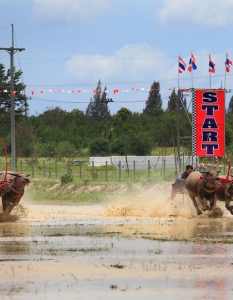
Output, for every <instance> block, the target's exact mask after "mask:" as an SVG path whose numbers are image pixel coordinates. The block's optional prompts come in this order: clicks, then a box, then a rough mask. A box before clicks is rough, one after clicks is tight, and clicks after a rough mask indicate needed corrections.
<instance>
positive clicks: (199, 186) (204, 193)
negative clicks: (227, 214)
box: [185, 170, 219, 215]
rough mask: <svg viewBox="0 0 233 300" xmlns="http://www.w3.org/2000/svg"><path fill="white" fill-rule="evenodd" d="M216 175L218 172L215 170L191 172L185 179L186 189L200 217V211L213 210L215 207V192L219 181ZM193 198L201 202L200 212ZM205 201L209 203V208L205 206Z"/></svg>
mask: <svg viewBox="0 0 233 300" xmlns="http://www.w3.org/2000/svg"><path fill="white" fill-rule="evenodd" d="M218 173H219V171H216V170H210V171H206V172H192V173H191V174H190V175H189V177H188V178H187V179H186V183H185V184H186V189H187V192H188V194H189V196H190V198H191V199H192V201H193V205H194V206H195V208H196V210H197V214H198V215H201V214H202V211H206V210H213V209H214V207H215V205H216V202H217V198H216V196H215V190H216V187H217V183H218V180H219V177H218ZM195 197H197V198H199V200H200V201H201V203H202V211H201V210H200V209H199V207H198V205H197V201H196V198H195ZM207 201H209V204H210V205H209V206H208V205H207Z"/></svg>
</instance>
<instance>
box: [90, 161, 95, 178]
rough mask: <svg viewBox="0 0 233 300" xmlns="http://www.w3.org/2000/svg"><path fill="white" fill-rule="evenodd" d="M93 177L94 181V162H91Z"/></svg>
mask: <svg viewBox="0 0 233 300" xmlns="http://www.w3.org/2000/svg"><path fill="white" fill-rule="evenodd" d="M91 175H92V181H94V180H95V175H94V160H93V161H92V162H91Z"/></svg>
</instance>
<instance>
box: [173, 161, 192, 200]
mask: <svg viewBox="0 0 233 300" xmlns="http://www.w3.org/2000/svg"><path fill="white" fill-rule="evenodd" d="M192 171H193V166H192V165H187V166H186V168H185V171H183V172H181V173H180V174H179V176H178V177H177V179H176V180H175V182H174V183H173V184H172V191H171V199H174V198H175V196H176V194H178V193H186V191H185V181H186V179H187V178H188V176H189V175H190V174H191V173H192Z"/></svg>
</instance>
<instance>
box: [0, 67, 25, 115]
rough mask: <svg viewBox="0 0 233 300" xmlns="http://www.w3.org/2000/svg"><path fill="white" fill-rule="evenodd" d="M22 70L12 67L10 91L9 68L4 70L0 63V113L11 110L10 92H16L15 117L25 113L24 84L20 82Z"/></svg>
mask: <svg viewBox="0 0 233 300" xmlns="http://www.w3.org/2000/svg"><path fill="white" fill-rule="evenodd" d="M22 73H23V72H22V71H17V72H16V71H15V69H14V91H11V73H10V69H9V70H7V72H6V71H5V66H4V65H3V64H0V87H1V90H2V91H7V92H2V93H0V115H3V114H6V113H7V112H9V111H11V92H16V94H15V101H14V102H15V118H16V120H17V119H19V117H20V116H22V115H23V114H24V113H25V114H26V111H27V108H28V103H27V97H26V96H25V95H24V93H21V92H22V91H24V90H25V88H26V85H25V84H24V83H22V82H20V78H21V75H22Z"/></svg>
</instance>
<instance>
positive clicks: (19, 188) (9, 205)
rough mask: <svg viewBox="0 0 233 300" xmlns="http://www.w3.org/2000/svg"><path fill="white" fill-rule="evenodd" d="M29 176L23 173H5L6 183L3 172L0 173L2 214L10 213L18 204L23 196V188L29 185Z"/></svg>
mask: <svg viewBox="0 0 233 300" xmlns="http://www.w3.org/2000/svg"><path fill="white" fill-rule="evenodd" d="M28 176H29V175H27V174H23V173H15V172H11V171H9V172H7V176H6V181H5V182H4V181H3V180H4V179H5V172H1V173H0V180H1V183H2V184H1V185H2V186H1V189H0V196H1V197H2V209H3V212H4V213H5V212H7V213H10V212H11V211H12V209H13V208H14V207H15V206H16V205H17V204H18V203H19V201H20V199H21V198H22V196H23V195H24V188H25V186H26V185H28V184H29V178H28Z"/></svg>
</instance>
